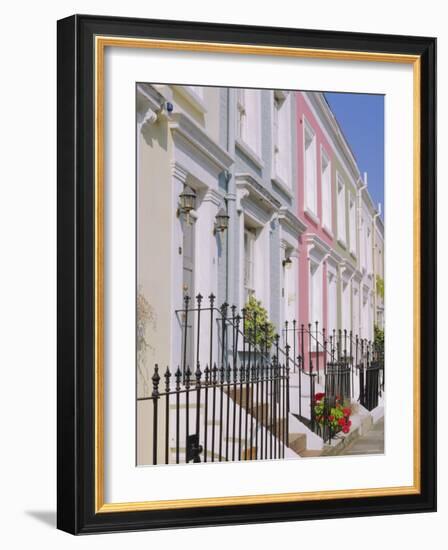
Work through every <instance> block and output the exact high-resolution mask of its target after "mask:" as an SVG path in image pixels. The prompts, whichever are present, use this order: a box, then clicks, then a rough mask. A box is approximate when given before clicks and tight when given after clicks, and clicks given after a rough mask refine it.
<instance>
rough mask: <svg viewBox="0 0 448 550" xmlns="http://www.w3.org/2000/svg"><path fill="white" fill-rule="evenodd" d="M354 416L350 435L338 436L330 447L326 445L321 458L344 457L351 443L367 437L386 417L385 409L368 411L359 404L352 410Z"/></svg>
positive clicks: (340, 434) (378, 408) (379, 408)
mask: <svg viewBox="0 0 448 550" xmlns="http://www.w3.org/2000/svg"><path fill="white" fill-rule="evenodd" d="M352 411H354V414H353V415H352V416H351V420H352V429H351V430H350V432H349V433H348V434H342V433H339V434H337V436H336V438H335V439H333V441H332V442H331V444H330V445H328V444H326V445H325V446H324V449H323V451H322V455H321V456H337V455H343V454H344V450H345V449H346V447H348V446H349V445H350V444H351V443H353V442H354V441H355V440H356V439H358V438H359V437H361V436H364V435H366V434H367V433H368V432H369V431H370V430H371V429H372V427H373V426H374V424H375V423H376V422H377V421H378V420H379V419H380V418H382V417H383V416H384V409H383V407H377V408H376V409H374V410H373V411H370V412H369V411H368V410H367V409H365V408H364V407H363V406H362V405H360V404H359V403H357V404H356V407H353V408H352Z"/></svg>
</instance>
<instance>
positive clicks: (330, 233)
mask: <svg viewBox="0 0 448 550" xmlns="http://www.w3.org/2000/svg"><path fill="white" fill-rule="evenodd" d="M322 229H323V230H324V231H325V233H326V234H327V235H328V236H329V237H330V239H334V235H333V231H332V230H331V229H329V228H328V227H327V226H326V225H325V224H322Z"/></svg>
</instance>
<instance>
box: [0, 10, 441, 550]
mask: <svg viewBox="0 0 448 550" xmlns="http://www.w3.org/2000/svg"><path fill="white" fill-rule="evenodd" d="M442 9H443V3H442V2H436V0H427V2H426V3H425V5H424V8H422V4H421V2H417V1H416V0H408V2H406V3H405V2H396V3H391V2H390V1H388V0H377V2H375V3H369V4H362V3H360V2H359V1H356V0H347V1H346V2H345V3H344V9H341V4H340V3H337V2H332V1H330V0H322V1H321V2H320V3H318V4H316V3H300V4H298V3H297V4H294V3H291V2H288V1H287V0H277V2H276V3H275V5H273V4H269V3H268V4H261V3H259V4H258V5H257V7H256V9H254V5H253V3H251V2H246V3H243V2H241V1H240V0H227V1H226V2H225V3H215V4H213V3H210V2H209V1H206V0H204V1H201V2H200V1H194V0H192V1H191V2H188V3H186V2H182V1H181V0H172V1H171V2H169V3H160V2H159V3H157V2H153V3H150V4H148V3H145V2H138V1H137V0H128V1H127V2H126V3H123V2H121V1H117V0H107V1H106V0H102V1H99V0H89V1H78V0H72V1H71V2H64V1H62V2H58V3H56V2H52V3H50V2H46V3H42V2H41V3H32V2H30V1H28V2H15V3H7V4H6V5H5V7H4V12H3V20H4V21H5V22H6V23H7V24H5V25H4V26H3V31H2V33H1V34H0V41H1V44H0V46H1V49H0V51H1V52H2V86H1V88H0V95H1V101H0V120H1V125H2V132H1V133H0V140H1V141H2V144H1V145H2V152H3V153H5V152H6V151H7V154H3V155H2V160H1V162H0V182H1V188H0V189H1V198H0V226H1V227H0V235H1V239H2V240H1V250H2V269H1V271H0V282H1V284H0V303H1V316H0V334H1V345H0V354H1V357H0V364H1V365H2V369H1V377H2V378H1V386H0V387H1V388H2V393H1V399H0V414H1V419H2V421H1V438H2V445H1V449H2V452H1V453H0V463H1V464H0V466H1V467H0V480H1V487H2V495H1V498H0V517H1V518H2V530H1V533H0V540H1V543H2V546H4V547H5V548H22V547H23V548H26V547H27V546H28V547H29V546H31V545H34V546H35V544H36V542H37V543H38V546H39V547H45V548H47V549H48V550H51V549H53V548H54V549H56V548H64V549H65V548H77V549H81V548H97V549H101V548H107V549H108V550H112V549H114V548H122V547H123V545H132V547H133V548H136V549H137V548H148V547H149V546H151V547H160V548H170V549H176V548H182V549H184V550H189V549H193V548H197V547H198V545H200V546H201V547H204V548H210V547H213V548H214V549H217V550H218V549H221V548H223V549H224V548H226V549H227V548H229V547H230V546H231V545H234V546H235V543H236V547H238V548H244V547H249V546H252V547H256V548H259V549H268V548H273V547H274V546H278V545H279V542H280V541H285V544H290V541H295V543H296V544H300V545H301V546H303V547H307V545H308V546H309V547H311V546H315V544H316V540H317V539H318V540H319V541H322V540H329V541H330V540H335V539H334V535H335V533H339V534H343V535H342V536H344V537H347V541H348V542H349V543H350V546H353V547H354V548H356V547H360V548H361V547H362V549H363V550H369V549H376V550H377V549H378V545H379V544H380V545H382V546H383V547H384V548H389V547H393V546H396V545H397V544H399V545H400V547H401V548H407V549H409V550H412V549H420V548H423V547H425V546H427V545H428V543H429V542H431V541H443V540H445V539H446V520H447V519H448V517H447V516H448V513H447V512H448V492H447V491H448V483H447V482H448V472H447V470H446V468H445V469H440V477H439V480H440V481H439V485H440V496H439V510H440V511H439V513H438V514H426V515H410V516H407V515H402V516H389V517H375V518H365V519H345V520H344V519H341V520H331V521H319V522H301V523H286V524H284V523H282V524H268V525H256V526H241V527H233V528H228V527H226V528H207V529H199V530H196V529H194V530H193V529H187V530H179V531H170V532H166V531H162V532H155V533H134V534H126V535H108V536H91V537H84V538H81V539H75V538H74V537H70V536H69V535H65V534H63V533H60V532H57V531H55V530H54V526H53V523H54V510H55V457H56V450H55V430H56V424H55V423H56V419H55V407H56V404H55V403H56V400H55V361H56V348H55V346H56V314H55V307H56V297H55V296H56V294H55V283H56V264H55V253H56V232H55V227H56V221H55V220H56V218H55V204H56V194H55V191H56V185H55V166H56V135H55V132H56V108H55V96H56V69H55V67H56V19H58V18H61V17H64V16H66V15H70V14H72V13H74V12H77V13H97V14H110V15H126V16H137V17H153V18H172V19H187V20H202V21H221V22H228V23H246V24H254V25H276V26H297V27H305V28H306V27H310V28H324V29H337V30H347V31H365V32H384V33H394V34H397V33H400V34H421V35H439V37H440V40H439V75H438V81H439V98H440V103H439V120H440V121H444V122H445V121H447V120H448V103H447V102H446V101H444V100H443V98H446V97H447V96H448V32H447V30H446V24H445V23H444V21H445V19H446V17H445V16H444V15H443V13H444V12H443V11H442ZM385 14H387V17H385ZM447 148H448V127H447V126H446V124H443V125H442V124H441V125H440V128H439V150H440V151H445V150H447ZM447 179H448V169H447V165H446V163H445V164H444V163H442V162H440V171H439V181H440V182H443V181H446V180H447ZM438 204H439V205H442V207H443V205H446V204H448V188H447V186H444V185H440V188H439V196H438ZM439 231H440V234H441V235H447V234H448V216H440V218H439ZM441 241H442V239H440V241H439V242H441ZM439 265H440V270H441V272H442V270H443V272H446V269H447V267H448V265H447V252H446V247H445V250H443V243H442V242H441V245H440V257H439ZM444 268H445V269H444ZM441 279H442V278H441ZM447 298H448V295H447V287H446V285H441V287H440V290H439V308H438V309H439V311H440V312H443V311H446V308H447V307H448V300H447ZM441 325H442V323H440V335H441V336H442V331H444V332H445V330H446V324H445V326H441ZM444 329H445V330H444ZM440 340H442V339H440ZM439 384H440V387H446V385H447V384H448V370H447V369H440V373H439ZM440 405H442V403H440ZM440 428H441V429H440V432H441V430H442V425H441V423H440ZM439 453H440V456H441V460H440V462H442V460H443V457H446V456H447V453H448V442H447V439H446V437H442V433H440V441H439ZM366 534H367V535H368V536H365V535H366ZM370 534H372V535H373V536H370ZM375 534H379V536H375ZM360 541H362V543H361V542H360Z"/></svg>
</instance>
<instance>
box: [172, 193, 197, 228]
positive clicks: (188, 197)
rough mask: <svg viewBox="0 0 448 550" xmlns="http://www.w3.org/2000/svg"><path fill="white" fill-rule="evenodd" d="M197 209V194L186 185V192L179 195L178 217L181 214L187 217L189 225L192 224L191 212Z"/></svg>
mask: <svg viewBox="0 0 448 550" xmlns="http://www.w3.org/2000/svg"><path fill="white" fill-rule="evenodd" d="M195 207H196V193H195V192H194V191H193V189H191V187H188V185H186V186H185V187H184V190H183V191H182V193H181V194H180V195H179V207H178V209H177V217H179V216H180V215H181V214H186V215H187V223H190V212H191V211H192V210H194V209H195Z"/></svg>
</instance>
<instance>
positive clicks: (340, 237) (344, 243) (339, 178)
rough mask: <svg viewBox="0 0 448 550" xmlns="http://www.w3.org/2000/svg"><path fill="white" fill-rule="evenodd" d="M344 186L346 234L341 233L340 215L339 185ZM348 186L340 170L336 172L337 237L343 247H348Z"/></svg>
mask: <svg viewBox="0 0 448 550" xmlns="http://www.w3.org/2000/svg"><path fill="white" fill-rule="evenodd" d="M340 184H341V186H342V194H343V197H342V198H343V201H344V202H343V204H344V207H343V214H344V216H343V219H344V234H345V235H341V231H340V219H341V218H340V216H341V211H340V208H339V193H340V191H339V186H340ZM346 198H347V197H346V188H345V181H344V178H343V177H342V176H341V174H340V173H339V172H336V207H337V208H336V209H337V227H336V230H337V239H338V243H339V244H340V245H341V246H342V247H343V248H347V211H346V210H347V201H346Z"/></svg>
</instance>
